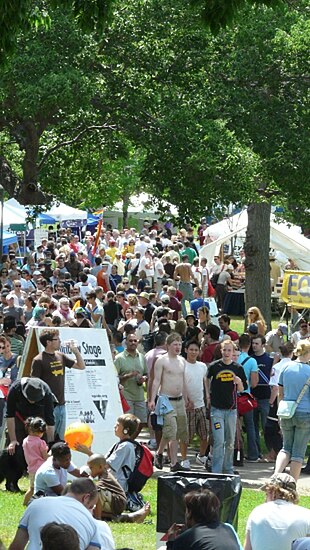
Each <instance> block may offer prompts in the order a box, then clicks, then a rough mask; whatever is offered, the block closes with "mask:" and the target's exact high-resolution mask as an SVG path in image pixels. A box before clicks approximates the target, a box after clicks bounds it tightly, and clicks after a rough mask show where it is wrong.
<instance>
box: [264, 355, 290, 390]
mask: <svg viewBox="0 0 310 550" xmlns="http://www.w3.org/2000/svg"><path fill="white" fill-rule="evenodd" d="M291 360H292V359H290V357H283V359H281V361H279V363H276V364H275V365H273V366H272V369H271V376H270V381H269V386H278V385H279V376H280V372H281V370H282V369H284V367H285V365H287V363H289V362H290V361H291Z"/></svg>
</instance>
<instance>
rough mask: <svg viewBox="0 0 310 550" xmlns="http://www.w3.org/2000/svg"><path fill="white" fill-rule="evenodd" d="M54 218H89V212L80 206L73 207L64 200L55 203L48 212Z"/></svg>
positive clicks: (61, 219)
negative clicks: (79, 207)
mask: <svg viewBox="0 0 310 550" xmlns="http://www.w3.org/2000/svg"><path fill="white" fill-rule="evenodd" d="M46 214H48V215H49V216H52V218H55V220H57V221H58V222H63V221H66V220H85V221H86V220H87V212H86V211H84V210H79V209H78V208H72V207H71V206H68V205H67V204H64V203H63V202H60V203H55V204H53V206H52V208H51V209H50V210H48V211H47V212H46Z"/></svg>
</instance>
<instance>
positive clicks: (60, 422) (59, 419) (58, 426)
mask: <svg viewBox="0 0 310 550" xmlns="http://www.w3.org/2000/svg"><path fill="white" fill-rule="evenodd" d="M54 418H55V437H56V434H58V437H59V439H62V440H63V439H64V436H65V429H66V405H56V407H55V408H54Z"/></svg>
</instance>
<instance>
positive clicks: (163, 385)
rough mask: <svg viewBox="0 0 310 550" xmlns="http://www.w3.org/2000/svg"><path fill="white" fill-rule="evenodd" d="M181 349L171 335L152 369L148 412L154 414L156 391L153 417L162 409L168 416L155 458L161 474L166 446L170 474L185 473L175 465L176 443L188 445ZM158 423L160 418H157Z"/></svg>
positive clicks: (179, 337)
mask: <svg viewBox="0 0 310 550" xmlns="http://www.w3.org/2000/svg"><path fill="white" fill-rule="evenodd" d="M181 349H182V340H181V336H180V335H179V334H177V333H172V334H170V335H169V336H168V338H167V355H163V357H160V358H159V359H157V361H156V363H155V368H154V381H153V385H152V391H151V399H150V401H149V409H150V411H154V410H155V398H156V396H157V392H158V390H159V398H158V401H157V405H156V410H155V412H156V414H157V411H158V414H159V412H160V410H161V407H162V406H163V405H164V406H165V408H166V411H169V412H167V413H166V414H164V416H163V435H162V439H161V442H160V445H159V448H158V453H157V454H156V457H155V466H156V467H157V468H159V469H160V470H161V469H162V467H163V451H164V449H165V447H166V445H169V450H170V459H171V467H170V470H171V472H177V471H178V470H184V469H185V468H183V467H182V466H181V464H179V462H177V453H178V441H182V442H185V443H186V442H187V440H188V430H187V417H186V410H185V406H187V405H188V404H189V403H188V399H187V391H186V384H185V361H184V359H183V357H180V353H181ZM157 421H159V418H158V417H157Z"/></svg>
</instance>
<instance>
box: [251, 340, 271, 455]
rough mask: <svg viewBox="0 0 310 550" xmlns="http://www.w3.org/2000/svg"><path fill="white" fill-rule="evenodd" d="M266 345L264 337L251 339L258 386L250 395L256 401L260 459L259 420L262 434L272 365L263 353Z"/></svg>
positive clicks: (255, 420) (255, 414)
mask: <svg viewBox="0 0 310 550" xmlns="http://www.w3.org/2000/svg"><path fill="white" fill-rule="evenodd" d="M265 343H266V340H265V337H264V336H259V335H257V336H255V337H254V338H252V349H253V353H254V355H253V358H254V359H255V361H256V362H257V366H258V377H259V378H258V384H257V386H256V387H255V388H254V389H253V391H252V393H253V395H254V397H256V399H257V408H256V409H254V411H253V415H254V427H255V435H256V445H257V448H258V452H259V456H260V458H262V455H261V449H260V437H259V418H260V419H261V425H262V429H263V432H264V431H265V425H266V420H267V416H268V412H269V400H270V393H271V389H270V386H269V381H270V374H271V369H272V365H273V359H272V358H271V357H270V356H269V355H268V353H266V352H265V348H264V345H265Z"/></svg>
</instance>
